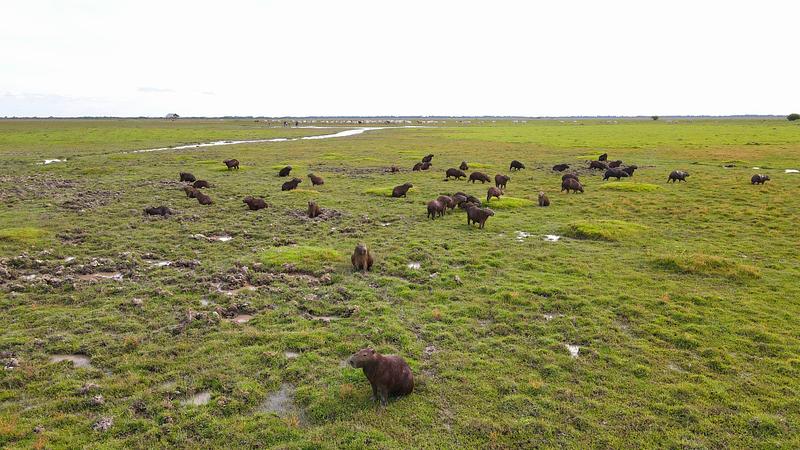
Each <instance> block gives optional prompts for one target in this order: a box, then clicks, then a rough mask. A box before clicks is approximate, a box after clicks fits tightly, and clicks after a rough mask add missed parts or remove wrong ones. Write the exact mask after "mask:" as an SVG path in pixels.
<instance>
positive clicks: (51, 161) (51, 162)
mask: <svg viewBox="0 0 800 450" xmlns="http://www.w3.org/2000/svg"><path fill="white" fill-rule="evenodd" d="M62 162H67V160H66V159H45V160H44V162H40V163H39V165H45V166H46V165H48V164H55V163H62Z"/></svg>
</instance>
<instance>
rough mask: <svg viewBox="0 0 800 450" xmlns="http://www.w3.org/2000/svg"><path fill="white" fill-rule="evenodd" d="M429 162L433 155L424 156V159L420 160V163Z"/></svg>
mask: <svg viewBox="0 0 800 450" xmlns="http://www.w3.org/2000/svg"><path fill="white" fill-rule="evenodd" d="M431 160H433V154H430V155H428V156H425V157H424V158H422V162H424V163H429V162H431Z"/></svg>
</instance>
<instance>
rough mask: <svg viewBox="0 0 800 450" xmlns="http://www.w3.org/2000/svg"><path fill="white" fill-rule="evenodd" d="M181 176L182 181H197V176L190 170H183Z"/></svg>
mask: <svg viewBox="0 0 800 450" xmlns="http://www.w3.org/2000/svg"><path fill="white" fill-rule="evenodd" d="M180 177H181V181H183V182H189V183H194V182H195V181H197V178H195V177H194V175H192V174H191V173H189V172H181V174H180Z"/></svg>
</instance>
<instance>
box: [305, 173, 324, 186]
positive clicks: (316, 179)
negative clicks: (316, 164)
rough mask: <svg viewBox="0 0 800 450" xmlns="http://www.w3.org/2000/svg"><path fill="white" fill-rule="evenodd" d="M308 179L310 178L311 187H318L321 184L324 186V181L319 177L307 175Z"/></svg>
mask: <svg viewBox="0 0 800 450" xmlns="http://www.w3.org/2000/svg"><path fill="white" fill-rule="evenodd" d="M308 178H311V185H312V186H319V185H321V184H325V180H323V179H322V177H321V176H319V175H314V174H313V173H310V174H308Z"/></svg>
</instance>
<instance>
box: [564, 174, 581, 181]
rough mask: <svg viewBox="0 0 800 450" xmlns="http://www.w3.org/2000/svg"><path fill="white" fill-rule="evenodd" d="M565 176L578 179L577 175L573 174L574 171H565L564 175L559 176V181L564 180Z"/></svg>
mask: <svg viewBox="0 0 800 450" xmlns="http://www.w3.org/2000/svg"><path fill="white" fill-rule="evenodd" d="M567 178H574V179H576V180H578V181H580V179H579V178H578V175H577V174H574V173H565V174H564V175H562V176H561V181H564V180H566V179H567Z"/></svg>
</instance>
